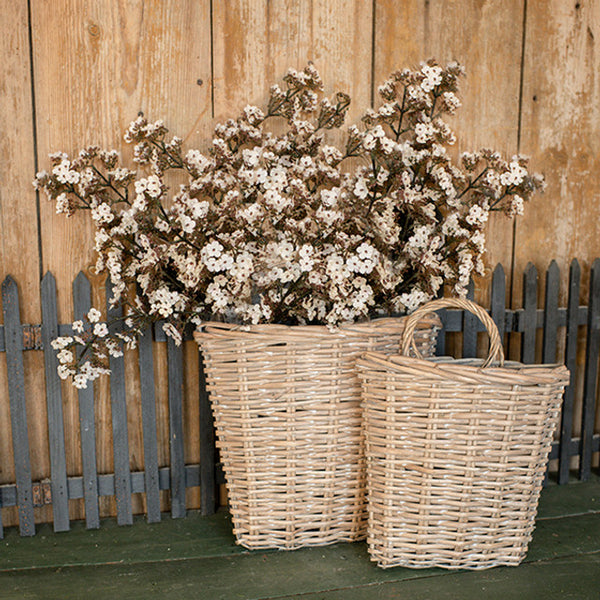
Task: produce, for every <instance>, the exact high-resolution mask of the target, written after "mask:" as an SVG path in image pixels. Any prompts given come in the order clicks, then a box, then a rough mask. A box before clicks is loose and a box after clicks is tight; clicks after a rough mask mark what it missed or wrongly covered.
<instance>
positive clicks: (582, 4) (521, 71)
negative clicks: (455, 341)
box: [0, 0, 600, 524]
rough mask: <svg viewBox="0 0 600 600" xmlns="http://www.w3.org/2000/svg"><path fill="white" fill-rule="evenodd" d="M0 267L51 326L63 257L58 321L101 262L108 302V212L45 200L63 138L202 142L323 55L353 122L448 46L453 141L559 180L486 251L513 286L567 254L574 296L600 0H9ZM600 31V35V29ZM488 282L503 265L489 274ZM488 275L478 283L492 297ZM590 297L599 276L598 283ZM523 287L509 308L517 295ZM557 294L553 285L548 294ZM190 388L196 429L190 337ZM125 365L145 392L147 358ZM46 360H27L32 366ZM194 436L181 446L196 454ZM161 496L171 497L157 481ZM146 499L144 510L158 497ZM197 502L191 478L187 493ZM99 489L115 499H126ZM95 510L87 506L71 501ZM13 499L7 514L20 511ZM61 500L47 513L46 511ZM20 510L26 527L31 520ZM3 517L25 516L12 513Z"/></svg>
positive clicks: (583, 236)
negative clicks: (159, 124)
mask: <svg viewBox="0 0 600 600" xmlns="http://www.w3.org/2000/svg"><path fill="white" fill-rule="evenodd" d="M0 23H1V25H0V26H1V27H2V36H0V90H1V94H0V128H1V129H0V278H2V279H4V277H5V276H6V275H8V274H10V275H12V276H13V277H14V278H15V280H17V281H18V282H19V285H20V286H21V289H20V292H21V297H22V298H26V299H27V300H26V301H24V302H22V304H21V319H22V321H23V322H32V323H39V322H40V321H41V314H40V300H39V298H40V280H41V275H42V274H43V273H45V272H46V271H47V270H51V271H52V273H54V275H55V276H56V284H57V289H58V319H59V322H68V321H70V320H71V319H72V315H73V300H72V294H71V282H72V281H73V279H74V278H75V275H76V274H77V273H78V272H79V270H80V269H86V270H87V273H88V277H89V279H90V281H91V283H92V301H93V302H94V303H95V304H96V305H99V304H102V303H103V302H104V289H103V283H102V282H101V281H99V280H98V279H97V278H96V277H95V276H94V274H93V271H92V270H91V269H90V265H92V264H93V261H94V257H93V253H92V237H93V233H92V227H91V225H90V223H89V221H88V220H87V219H86V218H85V215H81V216H75V217H74V218H72V219H70V220H66V219H64V218H63V216H62V215H55V214H54V210H53V207H52V205H51V204H50V203H48V202H46V201H45V199H44V198H40V199H38V198H37V197H36V194H35V192H34V191H33V189H32V187H31V180H32V178H33V175H34V173H35V171H36V169H38V168H44V167H47V165H48V161H47V155H48V153H49V152H52V151H56V150H63V151H66V152H68V153H74V152H76V151H77V150H79V148H81V147H82V146H84V145H86V144H89V143H98V144H100V145H102V146H106V147H114V148H117V149H119V150H124V148H123V143H122V133H123V130H124V128H125V127H126V126H127V124H128V123H129V121H130V120H132V119H133V118H135V117H136V115H137V114H138V112H140V111H143V112H144V113H145V114H146V115H147V116H148V117H150V118H153V119H154V118H163V119H164V120H165V122H166V123H167V125H168V126H169V127H170V128H171V130H172V131H173V132H174V133H177V134H178V135H180V136H181V137H183V139H184V141H185V143H186V144H189V145H200V146H202V145H203V140H206V138H207V136H208V135H209V133H210V131H211V129H212V127H213V124H214V121H215V119H220V118H224V117H227V116H229V115H233V114H235V113H236V112H237V111H238V110H239V109H241V108H242V107H243V106H244V105H245V104H246V103H248V102H250V103H256V104H261V103H262V102H263V101H264V100H265V98H266V95H267V90H268V87H269V85H270V84H271V83H274V82H276V81H278V80H279V79H280V78H281V77H282V76H283V74H284V73H285V71H286V69H287V68H288V67H290V66H291V67H296V68H299V67H302V66H303V65H304V64H305V63H306V62H307V61H308V60H312V61H314V62H315V63H316V66H317V67H318V68H319V70H320V71H321V74H322V75H323V77H324V80H325V84H326V91H327V92H332V91H334V90H337V89H341V90H345V91H347V92H349V93H350V94H351V96H352V99H353V107H352V110H351V112H350V118H351V120H352V119H355V118H356V117H357V115H358V114H359V113H360V112H362V110H363V109H364V107H366V106H367V105H369V104H370V103H371V102H372V100H373V98H374V99H375V102H377V97H376V88H377V85H378V84H379V83H381V81H382V80H383V79H384V78H385V77H386V76H387V75H388V74H389V73H390V72H391V71H393V70H395V69H398V68H402V67H404V66H414V65H416V64H418V62H419V61H421V60H424V59H427V58H429V57H436V58H438V59H439V60H441V61H446V60H458V61H459V62H461V63H462V64H464V65H465V66H466V68H467V72H468V74H467V78H466V80H465V81H464V83H463V87H462V99H463V107H462V108H461V109H460V111H459V113H458V116H457V118H456V119H455V129H456V131H457V133H458V138H459V144H458V148H457V151H460V150H465V149H475V148H478V147H481V146H484V145H485V146H492V147H495V148H497V149H499V150H501V151H502V152H504V153H505V154H508V155H512V154H513V153H516V152H517V151H521V152H524V153H527V154H529V155H531V157H532V163H533V165H534V166H535V168H536V169H538V170H542V171H544V172H545V174H546V177H547V180H548V190H547V193H546V194H545V195H544V196H543V197H539V198H538V199H536V200H535V203H534V204H532V205H531V206H529V207H528V211H527V213H526V215H525V216H524V217H523V218H520V219H519V220H518V221H517V223H516V225H515V226H513V224H512V223H507V222H505V221H503V220H502V219H501V218H498V219H494V220H493V221H492V223H491V224H490V230H489V248H490V252H489V256H488V263H489V264H491V265H492V264H496V263H497V262H501V263H503V264H505V265H512V269H510V270H509V271H508V272H507V294H510V289H511V282H512V280H514V279H516V278H518V280H519V285H516V286H515V290H516V291H517V292H518V291H519V290H520V289H521V285H520V279H521V277H522V274H523V272H524V270H525V265H526V264H527V262H529V261H532V262H533V263H534V265H535V266H536V267H537V269H538V271H539V272H540V273H544V272H545V271H546V268H547V266H548V257H550V256H551V257H555V258H556V259H557V261H558V264H559V267H560V268H561V269H560V272H561V278H562V279H561V289H562V290H563V292H562V298H563V299H564V298H566V292H565V291H564V290H566V289H567V284H566V277H567V273H568V265H569V263H570V260H571V259H572V258H573V257H577V258H579V259H580V261H581V265H582V273H588V272H589V268H588V267H589V266H590V265H589V262H590V261H591V259H592V258H593V257H595V256H598V255H600V236H598V235H596V229H597V225H596V224H597V223H598V218H599V217H600V202H599V200H600V198H599V196H600V183H598V178H597V177H596V176H595V173H596V172H597V171H598V167H599V166H600V165H599V164H598V163H599V160H600V158H599V157H600V153H599V152H598V150H599V147H598V145H599V144H600V141H599V140H600V135H598V134H599V131H598V130H599V128H600V118H599V116H600V115H599V114H598V112H599V111H600V78H599V77H598V72H599V69H598V66H599V64H598V63H599V60H600V59H599V52H598V48H597V45H598V44H597V43H596V42H595V38H596V37H598V36H599V35H600V32H599V31H598V28H599V24H600V0H579V1H576V0H572V1H571V0H569V1H565V0H550V1H549V2H532V1H528V0H504V1H500V0H460V1H458V0H403V1H402V2H397V1H396V0H277V1H275V0H86V1H85V2H84V1H83V0H12V1H11V2H8V1H2V2H0ZM599 39H600V38H599ZM489 278H491V272H490V273H489V275H488V276H487V277H486V279H489ZM487 283H488V282H487V281H484V282H481V284H480V285H478V286H477V290H476V297H477V298H478V299H479V300H480V301H482V302H486V301H487V300H488V299H487V298H486V293H487V292H486V290H487V289H488V288H489V286H488V285H487ZM582 284H583V285H582V291H581V293H582V300H583V299H584V298H585V297H586V295H587V291H586V286H587V285H588V282H587V281H583V282H582ZM519 302H520V298H519V297H518V295H517V296H516V298H515V300H514V303H516V304H513V306H520V304H519ZM538 302H539V303H540V306H541V303H542V302H543V294H541V295H540V296H539V298H538ZM164 346H165V345H164V344H162V345H161V348H157V350H156V355H155V364H154V371H155V375H156V381H157V382H158V383H157V384H156V390H155V392H156V399H157V423H158V424H159V425H158V427H159V447H158V463H159V465H160V466H165V465H167V464H168V461H169V441H170V440H169V431H168V423H169V420H168V406H169V401H168V393H167V388H166V382H167V381H168V378H169V374H168V372H167V363H166V349H165V347H164ZM40 354H41V353H38V352H27V353H26V356H25V360H26V361H29V364H28V365H26V366H27V368H26V369H25V373H26V380H25V387H26V389H27V391H28V393H27V395H26V396H27V398H28V402H27V406H26V409H27V413H28V416H29V423H30V426H29V430H28V435H29V440H30V444H31V449H32V456H35V457H36V460H35V461H34V462H33V464H32V477H33V478H34V480H39V479H42V478H44V477H46V476H48V475H49V459H48V436H47V433H46V432H47V417H46V408H45V406H46V404H45V400H44V399H45V392H44V390H45V386H44V363H43V357H41V355H40ZM184 358H185V363H186V365H187V366H186V373H185V377H184V383H183V385H184V386H185V389H186V393H187V398H188V401H187V402H186V404H185V407H184V414H183V415H182V418H183V426H184V428H185V433H186V439H194V437H196V438H197V435H196V433H197V431H198V406H197V393H198V384H197V382H198V379H197V373H196V372H197V352H196V349H195V348H194V347H193V344H188V345H187V346H186V347H185V348H184ZM5 360H6V359H5V357H4V354H3V355H2V357H1V358H0V386H1V387H0V390H2V392H3V393H2V396H1V398H2V399H1V400H0V483H6V482H11V481H14V478H15V472H14V468H13V466H12V440H11V437H10V428H9V426H8V424H9V423H10V418H9V412H8V391H7V390H8V386H7V378H6V362H5ZM129 364H130V365H132V366H131V367H130V368H129V371H127V372H126V374H125V380H126V382H127V394H128V397H130V398H138V397H139V393H140V379H139V374H138V372H137V369H136V367H135V364H136V361H129ZM36 365H37V367H39V368H31V366H34V367H35V366H36ZM62 401H63V412H64V420H65V436H66V439H65V443H66V461H67V468H68V472H69V474H70V475H75V474H81V473H82V457H81V453H80V450H79V448H80V447H81V445H80V440H79V427H78V423H79V405H78V399H77V394H76V393H74V391H73V390H72V389H71V388H70V387H68V386H67V387H64V389H63V399H62ZM95 404H96V415H97V424H96V437H97V439H96V442H97V444H98V448H99V449H100V450H99V452H100V458H99V459H98V464H97V468H98V472H99V473H107V472H113V470H114V464H113V458H112V456H113V439H112V436H113V432H112V427H111V420H110V414H111V412H110V411H111V396H110V389H109V386H108V382H106V381H103V382H101V383H99V384H98V385H97V386H96V394H95ZM127 413H128V419H129V422H128V436H129V452H130V456H131V461H130V462H131V465H130V466H131V469H139V468H142V467H143V454H144V449H143V443H142V437H143V436H142V426H141V422H142V419H141V407H140V403H139V402H134V401H132V402H128V403H127ZM198 453H199V450H198V446H197V445H194V444H188V446H186V448H185V449H184V454H185V456H184V460H185V461H186V462H197V461H198ZM161 500H162V507H163V509H165V508H166V506H167V505H166V497H165V494H164V493H163V492H161ZM143 502H144V501H143V499H141V498H139V499H138V504H137V505H134V511H139V510H142V509H143V508H144V506H143ZM198 504H199V495H198V494H196V492H188V495H187V506H188V507H194V506H197V505H198ZM116 509H117V507H116V504H115V502H114V500H109V499H107V498H103V499H102V500H101V503H100V512H101V514H116ZM70 511H71V518H81V517H82V516H83V514H84V512H83V501H82V500H81V501H79V500H77V501H73V500H72V501H70ZM9 512H10V511H9V510H8V509H5V510H4V513H9ZM50 517H51V512H50V511H49V510H48V509H47V508H41V509H36V514H35V518H36V520H48V519H49V518H50ZM15 518H16V513H14V514H13V516H12V519H13V521H12V522H15V521H14V519H15ZM4 522H5V524H10V523H11V515H10V514H4Z"/></svg>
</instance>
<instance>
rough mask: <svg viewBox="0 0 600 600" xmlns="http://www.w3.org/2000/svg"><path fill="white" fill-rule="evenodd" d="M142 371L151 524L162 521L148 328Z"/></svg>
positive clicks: (141, 345)
mask: <svg viewBox="0 0 600 600" xmlns="http://www.w3.org/2000/svg"><path fill="white" fill-rule="evenodd" d="M138 348H139V368H140V383H141V404H142V431H143V435H144V480H145V481H144V483H145V490H146V514H147V519H148V523H157V522H158V521H160V486H159V479H158V444H157V437H156V436H157V428H156V397H155V394H154V357H153V354H152V328H151V327H150V326H147V327H146V329H145V330H144V332H143V335H140V337H139V346H138Z"/></svg>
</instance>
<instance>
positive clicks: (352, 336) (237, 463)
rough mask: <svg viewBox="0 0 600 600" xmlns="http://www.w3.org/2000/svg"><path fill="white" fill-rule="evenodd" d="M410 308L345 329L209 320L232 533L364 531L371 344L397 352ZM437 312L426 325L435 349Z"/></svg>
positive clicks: (289, 536)
mask: <svg viewBox="0 0 600 600" xmlns="http://www.w3.org/2000/svg"><path fill="white" fill-rule="evenodd" d="M404 322H405V319H404V318H399V319H396V318H385V319H378V320H374V321H371V322H369V323H360V324H355V325H351V326H345V327H341V328H340V329H338V330H336V331H333V332H332V331H329V330H328V329H327V328H326V327H319V326H297V327H288V326H284V325H257V326H251V327H249V328H246V329H243V328H241V327H239V326H233V325H227V324H222V323H206V324H204V325H203V326H202V328H201V331H199V332H197V333H196V336H195V337H196V340H197V342H198V343H199V345H200V348H201V350H202V355H203V357H204V363H205V370H206V378H207V387H208V391H209V395H210V399H211V404H212V407H213V414H214V419H215V426H216V433H217V445H218V448H219V450H220V456H221V461H222V463H223V468H224V471H225V477H226V481H227V490H228V497H229V505H230V511H231V514H232V519H233V525H234V532H235V535H236V538H237V540H238V542H239V543H240V544H242V545H243V546H245V547H247V548H282V549H291V548H298V547H301V546H315V545H324V544H330V543H334V542H340V541H354V540H357V539H361V538H364V537H365V534H366V511H365V497H364V492H365V479H366V475H365V470H364V449H363V444H362V440H363V436H362V427H361V411H360V382H359V380H358V377H357V375H356V370H355V361H356V358H357V357H358V356H360V355H361V354H362V353H363V352H365V351H368V350H377V351H381V352H383V353H386V352H390V353H397V352H398V351H399V348H400V341H401V339H402V332H403V330H404ZM437 325H439V320H438V319H437V317H434V318H429V319H426V320H425V321H423V322H421V323H420V324H419V328H418V331H417V333H416V334H415V338H416V339H417V344H418V346H419V348H420V349H421V351H422V352H425V353H427V354H428V355H431V354H432V353H433V350H434V347H435V334H436V327H437Z"/></svg>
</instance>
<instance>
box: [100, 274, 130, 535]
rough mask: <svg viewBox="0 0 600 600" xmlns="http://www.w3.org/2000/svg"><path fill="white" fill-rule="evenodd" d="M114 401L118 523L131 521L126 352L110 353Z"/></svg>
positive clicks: (112, 325)
mask: <svg viewBox="0 0 600 600" xmlns="http://www.w3.org/2000/svg"><path fill="white" fill-rule="evenodd" d="M112 296H113V289H112V285H111V281H110V279H107V280H106V313H107V317H108V322H109V330H110V332H111V333H115V332H118V331H120V330H121V329H122V322H121V320H120V319H121V318H122V316H123V308H122V307H121V306H120V305H117V306H111V305H110V300H111V298H112ZM109 367H110V371H111V375H110V404H111V412H112V418H111V421H112V431H113V460H114V470H115V498H116V501H117V523H118V524H119V525H131V524H132V523H133V511H132V506H131V471H130V468H129V432H128V427H127V399H126V389H125V360H124V357H123V356H119V357H115V356H110V358H109Z"/></svg>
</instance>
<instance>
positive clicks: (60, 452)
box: [41, 273, 70, 531]
mask: <svg viewBox="0 0 600 600" xmlns="http://www.w3.org/2000/svg"><path fill="white" fill-rule="evenodd" d="M41 299H42V346H43V348H44V367H45V375H46V405H47V407H48V440H49V446H50V480H51V486H52V515H53V521H54V531H68V530H69V528H70V525H69V490H68V488H67V461H66V452H65V430H64V422H63V410H62V390H61V384H60V378H59V377H58V373H57V372H56V368H57V366H58V359H57V358H56V353H55V351H54V350H53V349H52V346H51V345H50V344H51V342H52V340H53V339H54V338H56V337H57V336H58V316H57V310H56V279H55V278H54V275H52V273H46V274H45V275H44V278H43V279H42V290H41Z"/></svg>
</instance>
